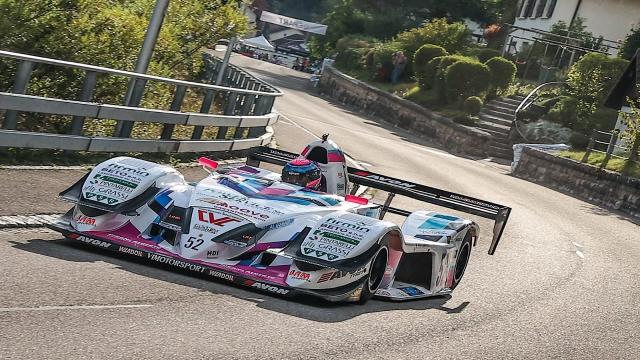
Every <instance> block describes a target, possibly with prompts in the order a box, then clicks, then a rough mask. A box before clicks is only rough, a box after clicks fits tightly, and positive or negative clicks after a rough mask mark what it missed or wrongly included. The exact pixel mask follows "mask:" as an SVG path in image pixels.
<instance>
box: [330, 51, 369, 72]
mask: <svg viewBox="0 0 640 360" xmlns="http://www.w3.org/2000/svg"><path fill="white" fill-rule="evenodd" d="M368 52H369V49H346V50H343V51H341V52H339V53H338V55H337V56H336V67H338V68H339V69H343V70H358V69H362V68H363V65H364V60H365V56H366V54H367V53H368Z"/></svg>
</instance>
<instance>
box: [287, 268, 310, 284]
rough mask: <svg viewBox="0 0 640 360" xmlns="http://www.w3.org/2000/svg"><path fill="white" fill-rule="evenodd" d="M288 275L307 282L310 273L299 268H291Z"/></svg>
mask: <svg viewBox="0 0 640 360" xmlns="http://www.w3.org/2000/svg"><path fill="white" fill-rule="evenodd" d="M289 277H290V278H292V279H296V280H301V281H307V282H309V281H310V280H309V279H310V278H311V274H309V273H306V272H304V271H299V270H291V271H289Z"/></svg>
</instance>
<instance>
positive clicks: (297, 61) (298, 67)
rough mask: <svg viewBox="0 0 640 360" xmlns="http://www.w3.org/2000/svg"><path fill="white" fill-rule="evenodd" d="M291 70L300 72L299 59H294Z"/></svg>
mask: <svg viewBox="0 0 640 360" xmlns="http://www.w3.org/2000/svg"><path fill="white" fill-rule="evenodd" d="M293 70H300V59H298V58H296V60H295V61H294V62H293Z"/></svg>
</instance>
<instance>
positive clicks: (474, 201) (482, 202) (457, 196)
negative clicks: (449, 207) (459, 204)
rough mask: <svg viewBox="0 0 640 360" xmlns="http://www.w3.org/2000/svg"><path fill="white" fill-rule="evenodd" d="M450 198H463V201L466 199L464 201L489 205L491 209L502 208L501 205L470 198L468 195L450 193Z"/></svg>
mask: <svg viewBox="0 0 640 360" xmlns="http://www.w3.org/2000/svg"><path fill="white" fill-rule="evenodd" d="M449 198H451V199H455V200H461V201H464V202H470V203H472V204H476V205H480V206H484V207H488V208H491V209H494V210H500V207H499V206H495V205H491V204H487V203H486V202H484V201H480V200H473V199H469V198H468V197H464V196H460V195H455V194H451V195H449Z"/></svg>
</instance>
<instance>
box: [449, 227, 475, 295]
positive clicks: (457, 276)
mask: <svg viewBox="0 0 640 360" xmlns="http://www.w3.org/2000/svg"><path fill="white" fill-rule="evenodd" d="M471 237H472V235H471V232H468V233H467V235H465V237H464V240H462V244H461V245H460V250H458V256H457V258H456V269H455V271H454V273H453V283H452V284H451V290H453V289H455V288H456V286H458V284H459V283H460V280H462V276H464V272H465V270H467V264H469V258H470V257H471Z"/></svg>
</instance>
